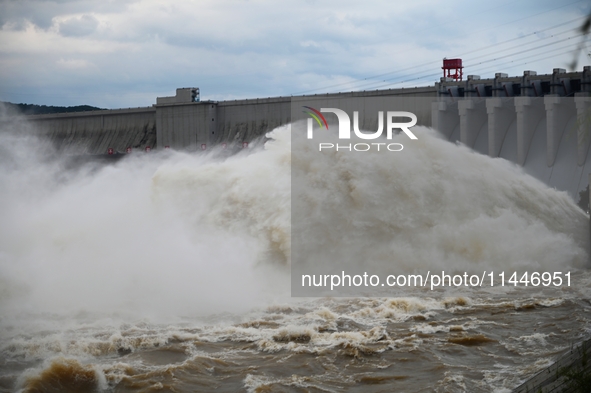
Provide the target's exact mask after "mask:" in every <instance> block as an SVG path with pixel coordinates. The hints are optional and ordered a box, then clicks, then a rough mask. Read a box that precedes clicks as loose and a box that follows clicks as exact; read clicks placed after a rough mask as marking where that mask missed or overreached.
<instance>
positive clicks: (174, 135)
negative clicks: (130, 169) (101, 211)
mask: <svg viewBox="0 0 591 393" xmlns="http://www.w3.org/2000/svg"><path fill="white" fill-rule="evenodd" d="M191 91H195V88H179V89H177V92H176V95H175V96H172V97H158V98H157V100H156V104H154V105H152V106H150V107H141V108H128V109H115V110H101V111H89V112H78V113H65V114H51V115H31V116H26V118H27V120H28V121H29V122H30V123H31V124H32V125H33V129H34V132H35V133H36V134H38V135H40V136H42V137H44V138H47V139H49V140H51V141H52V143H53V145H54V146H55V148H56V149H57V151H58V152H60V153H61V154H65V155H100V154H107V152H108V151H111V152H115V153H124V152H126V151H128V149H132V150H145V149H146V148H149V149H156V150H159V149H164V148H172V149H177V150H187V151H198V150H206V149H209V148H211V147H212V146H215V145H219V144H222V143H225V144H228V145H230V146H232V145H236V146H240V145H242V144H243V143H244V142H250V141H252V140H253V139H255V138H257V137H260V136H262V135H265V133H267V132H268V131H271V130H272V129H274V128H276V127H279V126H281V125H285V124H288V123H290V122H291V121H292V103H293V102H294V100H306V99H332V100H339V99H356V100H360V101H364V102H365V101H367V102H375V100H378V101H379V100H380V98H384V99H386V98H392V97H396V98H399V99H400V100H399V101H397V102H400V106H399V107H397V108H395V109H396V110H408V111H412V112H413V113H416V115H417V117H418V124H420V125H425V126H430V127H433V128H435V129H437V130H438V131H440V132H441V134H442V135H443V136H444V138H447V139H448V140H449V141H451V142H460V143H462V144H464V145H466V146H468V147H470V148H472V149H474V150H475V151H478V152H480V153H482V154H487V155H489V156H491V157H501V158H504V159H507V160H510V161H512V162H515V163H516V164H518V165H520V166H522V167H523V168H524V169H525V171H526V172H528V173H530V174H531V175H533V176H535V177H537V178H538V179H540V180H542V181H544V182H545V183H546V184H548V185H549V186H551V187H555V188H557V189H560V190H564V191H567V192H568V193H569V194H571V196H573V197H574V198H575V199H577V198H578V193H579V191H581V190H583V189H584V188H585V187H587V176H586V174H588V173H590V172H591V157H589V155H590V154H591V153H590V150H589V144H590V142H591V135H590V131H589V130H591V109H590V108H591V67H589V66H586V67H584V68H583V70H582V71H578V72H566V71H565V70H564V69H559V68H557V69H554V70H553V72H552V73H551V74H545V75H537V74H536V73H535V72H533V71H525V72H524V73H523V75H522V76H511V77H510V76H508V75H507V74H503V73H497V74H495V77H494V78H490V79H480V78H479V77H478V76H475V75H468V77H467V80H465V81H461V80H456V79H453V78H445V77H444V78H441V80H440V82H438V83H435V84H434V85H433V86H426V87H416V88H405V89H387V90H374V91H358V92H346V93H331V94H318V95H309V96H297V97H292V96H284V97H269V98H256V99H244V100H228V101H198V100H197V101H196V100H195V99H194V97H192V96H191ZM369 107H370V108H371V104H370V105H369ZM366 109H367V106H366ZM366 112H367V113H368V116H369V114H371V115H372V116H373V115H374V114H373V112H372V111H371V110H367V111H366ZM362 116H363V115H362ZM361 124H363V125H364V126H368V129H372V128H369V127H373V125H372V124H371V120H370V119H365V118H364V119H362V120H361Z"/></svg>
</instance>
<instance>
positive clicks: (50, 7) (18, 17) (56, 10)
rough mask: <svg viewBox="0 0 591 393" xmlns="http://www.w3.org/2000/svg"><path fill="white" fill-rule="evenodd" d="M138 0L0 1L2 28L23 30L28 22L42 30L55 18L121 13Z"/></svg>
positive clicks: (0, 24) (0, 23)
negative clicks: (92, 13) (93, 13)
mask: <svg viewBox="0 0 591 393" xmlns="http://www.w3.org/2000/svg"><path fill="white" fill-rule="evenodd" d="M137 1H138V0H118V1H113V0H107V1H94V0H18V1H16V0H0V27H4V28H6V27H8V28H10V29H12V30H22V29H23V28H25V27H26V26H27V22H30V23H32V24H34V25H35V26H37V27H39V28H41V29H44V30H46V29H48V28H50V27H51V26H52V25H53V18H55V17H56V16H61V15H69V14H84V13H90V12H96V13H120V12H123V11H124V10H125V9H127V7H128V6H129V4H131V3H135V2H137Z"/></svg>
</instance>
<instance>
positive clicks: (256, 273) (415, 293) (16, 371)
mask: <svg viewBox="0 0 591 393" xmlns="http://www.w3.org/2000/svg"><path fill="white" fill-rule="evenodd" d="M6 127H7V129H4V130H2V134H1V136H0V142H2V143H1V144H0V145H1V146H0V167H1V170H0V212H1V214H0V217H1V218H2V220H1V222H0V392H15V391H17V392H209V391H213V390H215V391H219V392H236V391H247V392H342V391H347V392H392V391H399V392H431V391H436V392H462V391H468V392H479V391H481V392H492V391H495V392H509V391H510V390H511V389H512V388H514V387H516V386H517V385H518V384H519V383H520V382H522V381H523V380H525V379H526V378H528V377H529V376H531V375H533V374H534V373H536V372H537V371H539V370H541V369H543V368H544V367H545V366H547V365H548V364H550V362H551V361H552V360H553V359H555V358H556V356H558V355H559V354H560V353H562V352H563V351H564V350H566V349H567V348H569V347H570V346H571V345H572V344H573V343H575V342H578V341H580V340H581V339H583V338H586V337H588V335H589V331H590V328H591V326H590V322H591V314H590V311H591V303H590V299H591V274H590V272H589V270H588V262H587V260H588V245H587V243H588V239H589V229H588V225H589V224H588V221H589V217H588V216H587V215H586V214H585V213H584V212H583V211H581V210H580V209H579V208H578V207H577V206H576V204H575V203H574V202H573V201H572V199H571V198H570V197H569V196H568V195H567V194H565V193H562V192H559V191H556V190H552V189H549V188H547V187H546V186H544V185H543V184H542V183H540V182H538V181H537V180H534V179H533V178H531V177H529V176H527V175H526V174H524V173H522V172H521V170H520V169H518V168H517V167H515V166H513V165H512V164H509V163H507V162H505V161H503V160H500V159H491V158H488V157H485V156H482V155H479V154H476V153H473V152H471V151H470V150H469V149H467V148H465V147H462V146H457V145H454V144H451V143H449V142H447V141H443V140H442V139H440V137H439V136H438V135H437V134H436V132H434V131H432V130H428V129H419V130H418V131H417V134H418V137H419V142H418V143H417V144H415V145H414V147H412V148H409V149H408V150H405V151H404V153H407V155H406V156H404V157H405V159H404V160H401V159H400V157H402V156H400V154H402V153H403V152H400V153H396V154H398V156H395V155H390V156H385V155H378V154H373V155H367V156H363V160H364V161H363V163H360V162H359V158H358V157H357V156H356V157H355V158H353V156H352V155H349V156H347V155H346V152H344V154H330V155H327V156H326V159H325V160H323V161H319V162H316V163H315V165H311V164H310V161H309V160H306V159H305V157H306V155H305V154H304V155H300V156H298V159H294V158H293V157H292V155H291V147H292V146H291V144H292V140H291V138H290V126H286V127H282V128H280V129H277V130H274V131H273V132H272V133H270V134H269V135H268V139H267V140H266V141H259V143H258V144H256V143H255V144H251V147H252V148H251V149H248V151H246V150H245V151H242V152H240V153H238V154H234V155H231V156H228V155H225V154H224V152H223V151H221V150H215V151H211V152H209V153H207V154H187V153H181V152H171V151H164V152H152V153H135V154H131V155H129V156H128V157H125V158H124V159H122V160H119V161H117V162H116V163H112V164H107V165H105V164H96V163H94V164H93V163H86V164H83V165H82V164H77V165H72V164H71V163H69V164H68V161H67V160H64V159H57V158H56V157H55V152H53V151H52V149H51V148H50V147H49V146H47V145H46V144H45V143H44V142H42V141H38V140H36V139H33V138H30V137H24V136H23V133H22V132H21V133H20V134H19V133H15V132H13V129H12V128H10V127H13V128H15V129H16V128H19V129H22V128H23V126H22V125H19V127H16V125H12V126H6ZM24 128H26V127H24ZM405 148H406V144H405ZM356 160H357V161H356ZM396 160H398V161H396ZM370 169H371V170H370ZM292 171H298V173H299V174H304V177H306V176H307V175H306V174H307V173H309V174H310V176H309V179H310V183H309V184H308V188H310V190H309V191H310V193H309V194H308V195H307V198H311V199H313V198H314V197H315V196H316V197H317V200H318V201H320V202H322V203H325V207H327V208H328V209H330V208H331V205H330V204H329V205H326V203H333V202H332V201H337V202H338V203H339V204H340V206H343V204H345V205H346V206H347V209H348V211H349V214H348V216H347V217H348V218H347V223H345V222H344V221H343V222H342V223H339V222H337V223H331V225H336V226H338V227H339V229H340V230H344V231H347V230H350V231H351V232H350V233H348V232H346V233H344V235H343V236H345V237H347V236H350V237H353V234H355V239H356V241H355V242H354V244H353V245H356V246H357V249H359V247H358V246H359V245H364V244H365V245H367V244H372V247H371V248H368V250H369V249H371V259H372V261H374V262H373V265H372V268H373V269H375V271H376V272H378V273H387V272H391V271H394V270H396V271H397V272H399V273H424V272H425V271H427V270H435V269H439V270H442V269H449V270H450V271H474V272H476V271H478V272H483V271H484V270H487V271H494V272H495V274H498V273H500V272H506V274H507V277H506V280H508V279H509V277H510V275H511V274H512V273H513V272H515V271H518V272H521V273H522V272H524V271H529V272H534V271H536V272H562V274H565V273H567V272H571V274H570V285H566V283H562V285H558V286H554V285H549V286H544V285H541V284H539V285H535V286H532V285H528V286H527V287H526V286H525V285H523V284H519V285H517V286H514V285H512V284H506V285H505V286H504V287H502V286H500V285H495V286H492V287H491V286H490V285H483V286H481V287H466V286H462V287H457V288H456V287H439V288H434V289H433V290H431V289H430V288H428V287H420V288H413V287H409V288H402V287H396V288H391V289H389V292H388V293H387V295H378V296H357V297H330V296H329V297H321V298H297V297H291V292H290V262H291V261H290V252H291V242H290V241H291V240H290V239H291V220H292V217H291V215H292V210H291V202H292V201H291V173H292ZM329 172H330V173H331V174H332V175H330V176H320V177H318V174H319V173H324V174H326V173H329ZM411 173H412V176H408V174H411ZM405 174H406V175H407V176H404V175H405ZM344 178H346V182H347V184H348V186H347V187H343V186H342V184H343V179H344ZM319 179H321V180H322V181H319ZM324 193H329V194H330V195H331V196H332V197H331V198H325V197H323V195H324ZM320 202H319V203H320ZM337 202H334V203H337ZM305 219H306V220H307V222H310V223H311V228H312V229H311V231H310V233H309V234H308V236H309V237H310V239H311V240H314V241H317V242H318V241H326V242H328V241H329V240H328V237H330V234H328V230H329V229H330V228H329V226H328V225H327V224H326V222H325V221H323V217H322V216H318V215H317V214H313V212H310V213H309V217H308V216H306V217H305ZM363 228H365V230H364V229H363ZM323 236H328V237H327V238H326V240H323V239H324V238H323ZM388 250H390V251H388ZM368 252H369V251H368Z"/></svg>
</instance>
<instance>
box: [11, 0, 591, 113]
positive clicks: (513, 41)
mask: <svg viewBox="0 0 591 393" xmlns="http://www.w3.org/2000/svg"><path fill="white" fill-rule="evenodd" d="M590 6H591V2H590V1H589V0H579V1H573V0H498V1H488V0H487V1H479V0H477V1H475V0H446V1H440V0H412V1H408V0H405V1H393V0H389V1H386V0H383V1H382V0H365V1H359V0H356V1H351V0H339V1H332V0H275V1H271V0H193V1H191V0H178V1H172V0H96V1H95V0H53V1H50V0H0V26H1V30H0V101H9V102H15V103H20V102H22V103H31V104H42V105H80V104H88V105H94V106H98V107H103V108H122V107H137V106H149V105H152V104H154V103H155V102H156V97H158V96H170V95H174V92H175V89H176V88H177V87H199V88H200V89H201V98H202V100H208V99H209V100H227V99H236V98H256V97H273V96H286V95H287V96H289V95H299V94H302V93H306V94H308V93H324V92H336V91H352V90H368V89H377V88H393V87H412V86H421V85H430V84H433V83H434V82H435V81H437V80H438V79H439V77H440V76H441V72H442V71H441V62H442V59H443V58H444V57H447V58H453V57H462V58H463V60H464V65H465V67H466V68H465V70H464V73H465V75H467V74H475V75H480V76H481V77H482V78H485V77H493V76H494V73H495V72H505V73H508V74H509V75H522V73H523V70H526V69H529V70H535V71H537V72H538V74H546V73H551V72H552V69H553V68H558V67H560V68H567V69H568V64H569V63H570V62H571V61H572V59H573V50H575V49H576V47H577V46H578V45H580V44H581V43H582V44H584V47H583V50H582V51H581V52H580V56H579V64H578V66H577V69H582V66H583V65H590V64H591V55H590V52H591V39H588V40H587V41H582V38H583V37H581V36H580V33H579V32H577V31H576V29H577V28H578V27H579V26H580V25H581V24H582V22H583V19H584V16H585V15H586V14H588V13H589V9H590ZM577 35H579V36H577Z"/></svg>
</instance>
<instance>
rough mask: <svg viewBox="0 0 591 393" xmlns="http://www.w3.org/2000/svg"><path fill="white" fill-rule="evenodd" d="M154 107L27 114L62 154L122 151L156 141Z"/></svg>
mask: <svg viewBox="0 0 591 393" xmlns="http://www.w3.org/2000/svg"><path fill="white" fill-rule="evenodd" d="M155 112H156V111H155V108H152V107H148V108H130V109H116V110H103V111H89V112H76V113H59V114H51V115H36V116H27V120H28V121H29V122H30V123H31V125H32V126H33V129H34V130H35V132H36V134H37V135H39V136H41V137H42V138H43V139H46V140H49V141H51V143H52V144H53V146H54V147H55V149H56V150H57V152H58V153H61V154H65V155H86V154H88V155H96V154H106V153H107V152H108V149H110V148H111V149H113V151H114V152H120V153H124V152H125V151H126V149H127V148H128V147H132V148H135V149H144V148H145V147H146V146H154V144H155V143H156V122H155V120H156V119H155Z"/></svg>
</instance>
